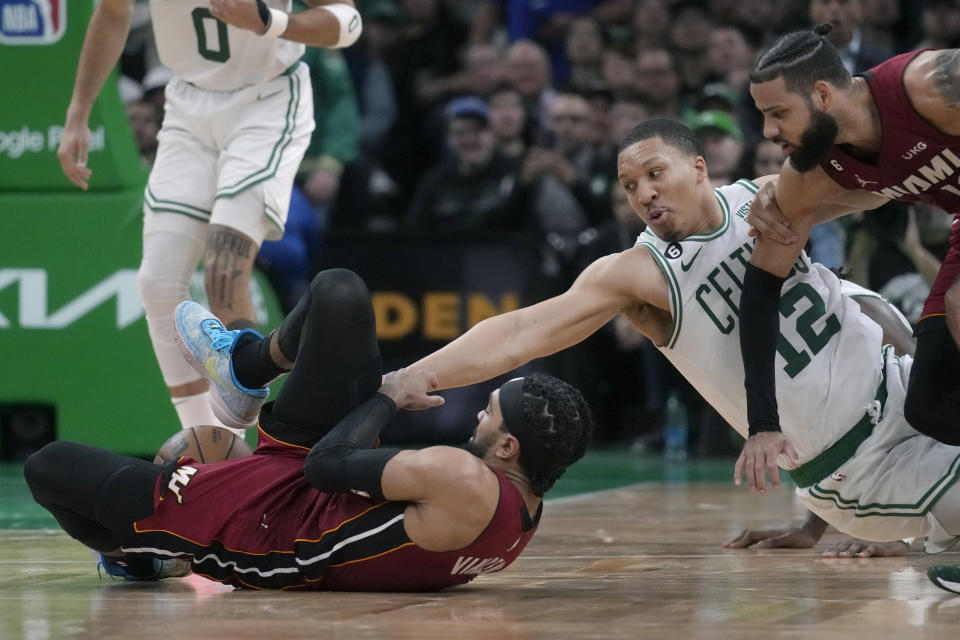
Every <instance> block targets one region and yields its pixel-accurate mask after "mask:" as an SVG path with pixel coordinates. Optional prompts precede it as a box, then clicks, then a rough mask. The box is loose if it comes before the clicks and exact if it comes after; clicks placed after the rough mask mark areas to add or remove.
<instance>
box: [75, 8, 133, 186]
mask: <svg viewBox="0 0 960 640" xmlns="http://www.w3.org/2000/svg"><path fill="white" fill-rule="evenodd" d="M132 16H133V0H100V2H99V3H97V6H96V7H95V8H94V10H93V16H92V17H91V18H90V24H89V25H87V35H86V37H85V38H84V40H83V49H82V50H81V51H80V62H79V64H78V65H77V78H76V81H75V82H74V85H73V96H72V97H71V98H70V106H69V107H67V118H66V122H65V123H64V125H63V134H62V136H61V138H60V146H59V148H58V149H57V158H58V159H59V160H60V167H61V168H62V169H63V174H64V175H65V176H67V178H68V179H69V180H70V182H72V183H73V184H75V185H77V186H78V187H80V188H81V189H84V190H85V189H87V187H88V184H87V181H88V180H89V179H90V175H91V171H90V169H89V168H88V167H87V154H88V152H89V150H90V129H89V127H88V122H89V120H90V111H91V110H92V109H93V103H94V101H95V100H96V99H97V95H98V94H99V93H100V90H101V89H102V88H103V83H104V82H106V80H107V76H109V75H110V71H111V69H113V68H114V66H116V64H117V61H118V60H120V54H121V53H122V52H123V46H124V43H126V41H127V34H129V33H130V20H131V18H132Z"/></svg>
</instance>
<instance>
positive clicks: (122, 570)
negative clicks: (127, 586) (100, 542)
mask: <svg viewBox="0 0 960 640" xmlns="http://www.w3.org/2000/svg"><path fill="white" fill-rule="evenodd" d="M97 555H98V556H99V557H100V561H99V562H98V563H97V574H98V575H99V574H100V570H101V569H103V572H104V573H106V574H107V575H108V576H110V577H112V578H123V579H124V580H132V581H138V582H139V581H145V580H161V579H163V578H182V577H183V576H185V575H187V574H188V573H190V566H191V565H190V560H189V559H187V558H160V557H158V556H154V555H148V554H130V555H127V556H124V557H121V558H114V557H107V556H105V555H103V554H102V553H101V554H97Z"/></svg>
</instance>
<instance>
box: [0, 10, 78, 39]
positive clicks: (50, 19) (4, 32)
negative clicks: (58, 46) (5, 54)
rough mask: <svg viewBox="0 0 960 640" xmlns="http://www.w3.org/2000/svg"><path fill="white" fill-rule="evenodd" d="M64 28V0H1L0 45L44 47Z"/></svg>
mask: <svg viewBox="0 0 960 640" xmlns="http://www.w3.org/2000/svg"><path fill="white" fill-rule="evenodd" d="M66 30H67V0H0V44H6V45H40V46H46V45H51V44H53V43H55V42H58V41H59V40H60V38H62V37H63V34H64V33H66Z"/></svg>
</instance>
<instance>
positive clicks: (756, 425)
mask: <svg viewBox="0 0 960 640" xmlns="http://www.w3.org/2000/svg"><path fill="white" fill-rule="evenodd" d="M784 280H786V278H781V277H779V276H775V275H773V274H771V273H768V272H766V271H764V270H763V269H760V268H758V267H756V266H754V265H753V264H748V265H747V271H746V274H744V278H743V295H742V297H741V298H740V353H741V354H742V356H743V386H744V388H745V390H746V394H747V424H748V429H749V434H750V435H751V436H752V435H756V434H757V433H760V432H761V431H780V416H779V414H778V410H777V383H776V355H777V354H776V351H777V339H778V338H779V336H780V313H779V307H780V289H781V288H782V287H783V282H784Z"/></svg>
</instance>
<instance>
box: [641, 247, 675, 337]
mask: <svg viewBox="0 0 960 640" xmlns="http://www.w3.org/2000/svg"><path fill="white" fill-rule="evenodd" d="M637 246H643V247H646V248H647V250H648V251H649V252H650V255H652V256H653V259H654V260H656V262H657V266H658V267H660V271H662V272H663V277H664V278H665V279H666V281H667V287H668V288H669V289H670V302H671V306H672V307H673V314H672V315H673V332H672V333H671V334H670V339H669V340H667V344H666V348H667V349H673V346H674V345H675V344H676V343H677V338H679V337H680V326H681V325H682V324H683V304H682V302H681V297H680V284H679V283H678V282H677V276H676V275H674V273H673V269H672V268H671V267H670V263H669V262H667V259H666V258H665V257H664V256H663V255H662V254H661V253H660V251H659V250H658V249H657V248H656V247H655V246H653V245H652V244H650V243H649V242H642V241H639V242H637Z"/></svg>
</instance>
